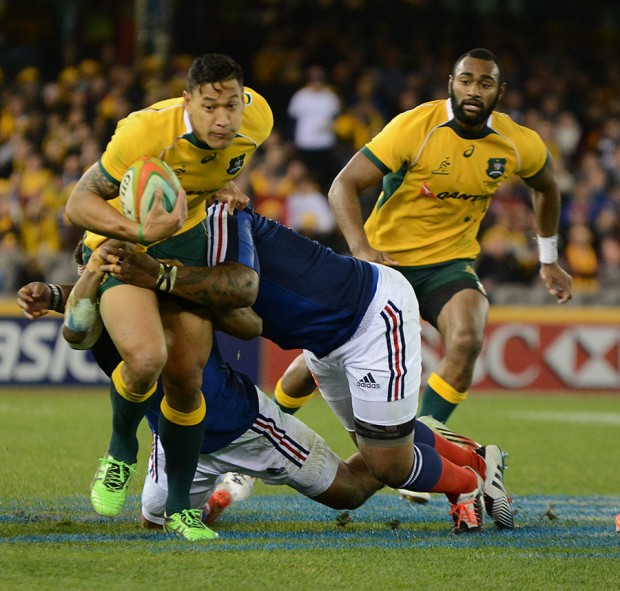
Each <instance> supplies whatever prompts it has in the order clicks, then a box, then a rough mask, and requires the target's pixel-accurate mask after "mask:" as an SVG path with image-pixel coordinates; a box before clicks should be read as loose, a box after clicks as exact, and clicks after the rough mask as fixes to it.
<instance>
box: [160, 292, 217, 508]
mask: <svg viewBox="0 0 620 591" xmlns="http://www.w3.org/2000/svg"><path fill="white" fill-rule="evenodd" d="M160 314H161V319H162V323H163V325H164V327H165V333H166V339H167V345H168V363H167V364H166V366H165V368H164V370H163V372H162V378H163V385H164V392H165V398H164V400H163V401H162V404H161V415H160V420H159V436H160V439H161V442H162V445H163V447H164V451H165V454H166V466H167V472H168V486H169V488H168V498H167V501H166V514H167V515H169V516H170V515H173V514H175V513H179V512H181V511H183V510H184V509H189V508H190V507H191V504H190V495H189V493H190V488H191V484H192V479H193V477H194V473H195V471H196V466H197V463H198V456H199V454H200V448H201V446H202V441H203V437H204V420H205V416H206V407H205V402H204V397H203V395H202V392H201V387H202V372H203V369H204V366H205V364H206V362H207V359H208V357H209V353H210V351H211V346H212V341H213V328H212V325H211V321H210V320H209V318H208V312H207V310H206V309H204V308H203V309H197V310H192V311H187V310H184V309H183V308H181V307H180V306H179V305H178V304H176V303H175V302H174V301H172V300H165V301H162V302H161V303H160Z"/></svg>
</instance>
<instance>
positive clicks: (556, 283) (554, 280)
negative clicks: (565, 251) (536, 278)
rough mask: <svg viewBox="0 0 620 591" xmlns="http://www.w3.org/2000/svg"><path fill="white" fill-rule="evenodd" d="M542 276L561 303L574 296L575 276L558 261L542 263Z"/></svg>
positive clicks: (550, 291)
mask: <svg viewBox="0 0 620 591" xmlns="http://www.w3.org/2000/svg"><path fill="white" fill-rule="evenodd" d="M540 276H541V277H542V279H543V281H544V282H545V285H546V286H547V291H548V292H549V293H550V294H551V295H552V296H555V297H556V298H557V300H558V303H559V304H564V303H566V302H568V300H570V299H571V298H572V297H573V278H572V277H571V276H570V275H569V274H568V273H567V272H566V271H565V270H564V269H562V267H560V265H558V263H557V262H555V263H550V264H545V263H543V264H541V266H540Z"/></svg>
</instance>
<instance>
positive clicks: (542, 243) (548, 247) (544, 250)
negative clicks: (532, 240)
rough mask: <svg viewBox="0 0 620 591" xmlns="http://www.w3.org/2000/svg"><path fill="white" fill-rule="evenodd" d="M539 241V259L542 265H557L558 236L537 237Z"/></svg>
mask: <svg viewBox="0 0 620 591" xmlns="http://www.w3.org/2000/svg"><path fill="white" fill-rule="evenodd" d="M537 239H538V258H539V260H540V262H541V263H544V264H546V265H548V264H551V263H555V262H556V261H557V260H558V235H557V234H556V235H555V236H547V237H543V236H537Z"/></svg>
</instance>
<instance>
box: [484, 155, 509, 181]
mask: <svg viewBox="0 0 620 591" xmlns="http://www.w3.org/2000/svg"><path fill="white" fill-rule="evenodd" d="M505 169H506V158H489V167H488V168H487V175H488V176H490V177H491V178H492V179H498V178H499V177H500V176H502V175H503V174H504V170H505Z"/></svg>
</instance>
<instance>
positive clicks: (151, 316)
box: [100, 285, 167, 464]
mask: <svg viewBox="0 0 620 591" xmlns="http://www.w3.org/2000/svg"><path fill="white" fill-rule="evenodd" d="M100 313H101V317H102V319H103V322H104V324H105V326H106V328H107V330H108V332H109V334H110V336H111V338H112V340H113V341H114V344H115V345H116V348H117V349H118V352H119V354H120V355H121V358H122V359H123V363H121V364H120V365H119V367H118V368H117V370H116V371H115V374H114V375H113V383H112V391H113V394H112V398H113V400H112V408H113V427H112V430H113V432H112V439H111V442H110V450H109V451H110V453H111V454H112V456H113V457H114V458H116V459H120V460H122V461H124V462H127V463H130V464H133V463H135V461H136V457H137V452H138V441H137V438H136V430H137V427H138V424H139V422H140V420H141V419H142V417H143V416H144V413H145V412H146V408H143V406H144V402H146V401H147V399H148V398H149V396H150V395H151V394H152V393H153V391H154V387H155V383H156V381H157V378H158V377H159V374H160V373H161V371H162V369H163V367H164V365H165V363H166V359H167V353H166V340H165V336H164V329H163V326H162V324H161V322H160V321H159V304H158V302H157V296H156V294H155V293H154V292H153V291H150V290H146V289H141V288H138V287H134V286H132V285H117V286H114V287H112V288H110V289H108V290H106V291H105V292H104V293H103V294H102V296H101V303H100ZM114 392H116V395H115V394H114ZM117 399H118V400H117ZM120 406H122V407H123V411H122V412H120V413H119V412H116V410H117V407H120ZM125 407H127V408H125ZM133 407H135V408H133ZM132 410H133V412H132Z"/></svg>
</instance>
